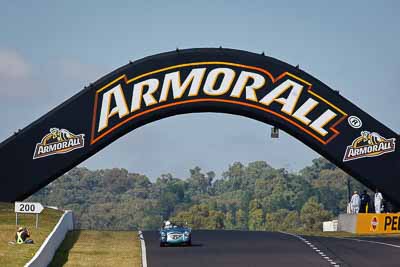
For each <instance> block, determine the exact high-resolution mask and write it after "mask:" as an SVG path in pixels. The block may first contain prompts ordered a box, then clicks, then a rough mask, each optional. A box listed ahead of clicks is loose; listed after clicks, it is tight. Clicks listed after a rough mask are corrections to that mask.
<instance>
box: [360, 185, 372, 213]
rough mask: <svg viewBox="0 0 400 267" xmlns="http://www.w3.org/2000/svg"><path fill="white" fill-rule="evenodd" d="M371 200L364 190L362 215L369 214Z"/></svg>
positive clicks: (361, 207) (361, 206)
mask: <svg viewBox="0 0 400 267" xmlns="http://www.w3.org/2000/svg"><path fill="white" fill-rule="evenodd" d="M370 201H371V198H370V197H369V195H368V193H367V190H364V191H363V193H362V194H361V205H360V213H368V208H369V205H370V204H369V203H370Z"/></svg>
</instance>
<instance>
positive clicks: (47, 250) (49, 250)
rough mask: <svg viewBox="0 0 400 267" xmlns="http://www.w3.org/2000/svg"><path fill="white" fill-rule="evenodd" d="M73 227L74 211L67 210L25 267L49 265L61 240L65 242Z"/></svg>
mask: <svg viewBox="0 0 400 267" xmlns="http://www.w3.org/2000/svg"><path fill="white" fill-rule="evenodd" d="M73 229H74V219H73V213H72V211H65V212H64V214H63V215H62V216H61V218H60V220H59V221H58V223H57V225H56V226H55V227H54V229H53V231H52V232H51V233H50V235H49V236H48V237H47V238H46V240H45V241H44V242H43V244H42V246H41V247H40V248H39V250H38V251H37V252H36V254H35V256H34V257H33V258H32V259H31V260H30V261H29V262H28V263H27V264H25V267H44V266H47V265H49V264H50V262H51V260H52V259H53V256H54V254H55V252H56V251H57V249H58V247H59V246H60V244H61V242H63V240H64V238H65V235H66V234H67V232H68V231H71V230H73Z"/></svg>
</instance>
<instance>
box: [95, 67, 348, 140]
mask: <svg viewBox="0 0 400 267" xmlns="http://www.w3.org/2000/svg"><path fill="white" fill-rule="evenodd" d="M206 102H208V103H215V105H237V106H240V107H241V108H243V109H249V108H250V109H256V110H258V111H262V112H266V113H268V114H269V115H273V116H275V117H276V118H277V119H280V120H282V121H285V123H289V124H291V125H292V126H293V127H295V128H297V129H299V130H300V131H302V132H304V133H306V134H307V135H309V136H310V137H311V138H313V139H314V140H316V141H318V142H320V143H322V144H327V143H329V142H330V141H331V140H333V139H334V138H335V137H336V136H338V135H339V134H340V132H339V131H338V130H337V129H336V126H337V125H338V124H339V123H341V122H342V121H343V120H344V119H345V118H347V113H345V112H344V111H343V110H342V109H340V108H339V107H338V106H336V105H335V104H333V103H331V102H330V101H329V100H327V99H325V98H323V97H322V96H321V95H319V94H318V93H316V92H315V91H313V88H312V84H311V83H309V82H308V81H305V80H303V79H301V78H300V77H297V76H296V75H294V74H292V73H289V72H284V73H281V74H280V75H278V76H277V77H274V76H273V75H272V74H271V73H270V72H269V71H268V70H267V69H264V68H260V67H256V66H249V65H242V64H237V63H231V62H193V63H187V64H181V65H174V66H169V67H166V68H162V69H157V70H153V71H150V72H147V73H144V74H139V75H137V76H135V77H127V76H126V75H124V74H122V75H121V76H119V77H117V78H116V79H115V80H113V81H112V82H110V83H108V84H106V85H104V86H103V87H102V88H100V89H99V90H97V91H96V94H95V96H94V107H93V120H92V134H91V140H90V143H91V144H92V145H93V144H95V143H96V142H98V141H99V140H100V139H102V138H104V137H106V136H107V135H109V134H111V133H112V132H114V131H115V130H116V129H118V128H119V127H121V126H123V125H124V124H125V123H128V122H130V121H132V120H136V119H140V117H141V116H145V115H148V114H151V113H152V112H156V111H160V110H163V109H174V108H175V107H177V106H178V105H195V104H196V103H206Z"/></svg>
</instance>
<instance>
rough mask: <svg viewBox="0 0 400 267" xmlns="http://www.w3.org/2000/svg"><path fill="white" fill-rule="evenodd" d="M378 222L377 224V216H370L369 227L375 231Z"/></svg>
mask: <svg viewBox="0 0 400 267" xmlns="http://www.w3.org/2000/svg"><path fill="white" fill-rule="evenodd" d="M378 224H379V221H378V218H377V217H373V218H372V220H371V229H372V231H374V232H375V231H376V229H377V228H378Z"/></svg>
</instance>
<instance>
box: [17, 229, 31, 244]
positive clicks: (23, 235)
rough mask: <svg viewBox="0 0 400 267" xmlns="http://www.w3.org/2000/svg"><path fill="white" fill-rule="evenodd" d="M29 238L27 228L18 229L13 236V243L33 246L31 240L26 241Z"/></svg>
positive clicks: (29, 234)
mask: <svg viewBox="0 0 400 267" xmlns="http://www.w3.org/2000/svg"><path fill="white" fill-rule="evenodd" d="M30 236H31V233H30V232H29V230H28V229H27V228H22V227H19V228H18V230H17V233H16V234H15V241H16V242H17V244H33V240H32V239H28V237H30Z"/></svg>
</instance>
